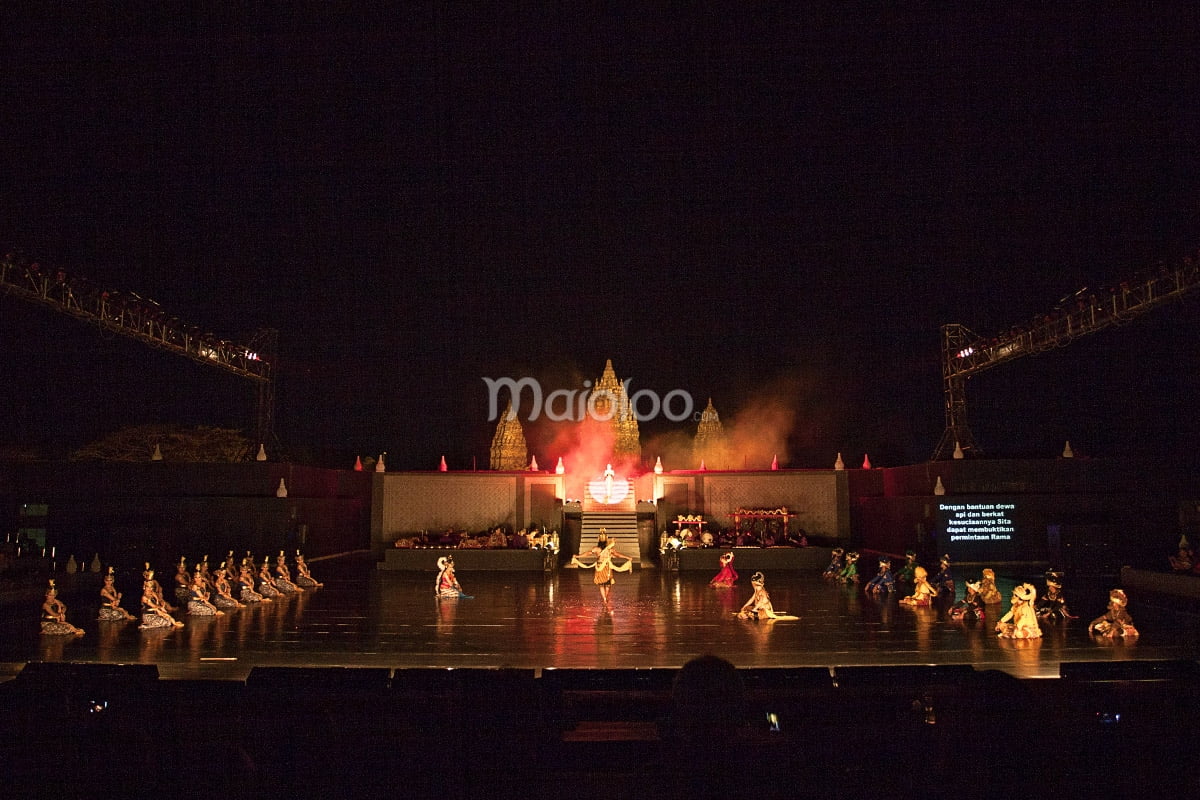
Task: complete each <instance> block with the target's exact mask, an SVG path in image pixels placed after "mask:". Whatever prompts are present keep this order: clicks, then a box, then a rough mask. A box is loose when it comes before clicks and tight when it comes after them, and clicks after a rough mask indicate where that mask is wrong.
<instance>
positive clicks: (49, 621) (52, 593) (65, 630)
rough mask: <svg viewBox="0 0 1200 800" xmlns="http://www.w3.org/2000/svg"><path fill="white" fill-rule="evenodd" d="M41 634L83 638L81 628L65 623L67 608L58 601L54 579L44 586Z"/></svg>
mask: <svg viewBox="0 0 1200 800" xmlns="http://www.w3.org/2000/svg"><path fill="white" fill-rule="evenodd" d="M42 633H44V634H46V635H47V636H83V628H76V627H75V626H74V625H72V624H71V623H69V622H67V607H66V606H65V605H64V604H63V601H61V600H59V599H58V587H57V586H55V585H54V579H53V578H51V579H50V583H49V585H47V586H46V597H45V599H44V600H43V601H42Z"/></svg>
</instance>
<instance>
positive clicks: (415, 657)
mask: <svg viewBox="0 0 1200 800" xmlns="http://www.w3.org/2000/svg"><path fill="white" fill-rule="evenodd" d="M431 560H432V559H431ZM964 569H966V568H964ZM313 570H314V574H315V575H316V576H317V578H318V579H320V580H323V581H324V582H325V586H324V587H323V588H320V589H318V590H316V591H310V592H306V593H304V594H301V595H297V596H293V597H291V598H284V599H282V600H281V601H277V602H275V603H273V604H270V605H263V606H259V607H247V608H244V609H240V610H237V611H232V612H230V613H229V614H228V615H227V616H224V617H219V618H194V617H183V619H184V620H185V621H186V626H185V627H184V628H182V629H179V630H173V631H147V632H143V631H140V630H139V629H138V627H137V623H136V622H125V623H109V622H105V623H100V622H97V621H94V619H93V617H94V614H93V612H92V610H91V609H89V608H87V604H88V601H89V597H88V596H87V595H84V596H78V597H72V598H68V608H69V618H70V619H71V621H72V622H74V623H75V624H78V625H81V626H82V627H84V628H85V630H86V634H85V635H84V636H83V637H80V638H71V637H50V636H41V635H39V634H38V632H37V609H35V608H34V609H29V613H23V612H22V613H14V611H13V609H9V613H8V614H7V615H6V616H5V618H4V619H3V620H0V663H2V664H3V666H4V667H5V668H6V671H7V677H11V675H12V674H15V673H16V672H17V671H19V670H20V669H21V668H22V667H23V666H24V664H26V663H28V662H32V661H46V662H85V663H87V662H91V663H110V664H134V663H140V664H155V665H157V667H158V671H159V675H160V677H161V678H163V679H168V680H169V679H188V680H237V681H241V680H245V679H246V677H247V676H248V674H249V672H250V671H251V670H252V669H253V668H254V667H331V666H341V667H375V668H379V667H383V668H389V669H397V670H398V669H410V668H440V667H457V668H489V667H510V668H520V669H535V670H539V669H546V668H558V669H630V668H678V667H679V666H681V665H682V664H684V663H685V662H687V661H688V660H690V659H691V658H693V657H694V656H697V655H700V654H703V653H713V654H716V655H719V656H721V657H723V658H726V659H728V660H729V661H731V662H732V663H733V664H735V665H736V666H738V667H742V668H770V667H833V668H836V667H838V666H846V667H849V666H896V665H930V664H936V665H964V664H969V665H972V666H974V667H975V668H976V669H979V670H993V669H994V670H1000V671H1002V672H1006V673H1009V674H1011V675H1014V676H1016V677H1019V678H1038V677H1047V678H1049V677H1058V676H1059V667H1060V664H1062V663H1067V662H1099V661H1125V660H1143V661H1161V660H1178V659H1185V660H1195V659H1197V658H1198V657H1200V619H1198V618H1197V617H1196V616H1195V615H1192V614H1189V613H1183V612H1179V611H1174V610H1171V609H1168V608H1165V607H1162V606H1156V605H1152V604H1150V603H1148V602H1142V601H1140V600H1139V598H1138V597H1137V596H1133V597H1131V602H1130V612H1131V614H1132V616H1133V619H1134V622H1135V623H1136V624H1137V627H1138V628H1139V630H1140V631H1141V636H1140V638H1139V639H1138V640H1137V641H1136V642H1135V643H1128V644H1122V643H1118V644H1112V643H1108V642H1104V641H1101V640H1097V639H1093V638H1092V637H1090V636H1089V635H1088V634H1087V631H1086V627H1087V622H1088V621H1089V620H1090V619H1092V618H1094V617H1096V616H1098V615H1100V614H1101V613H1103V611H1104V604H1105V601H1106V596H1107V588H1109V587H1108V586H1107V585H1100V584H1097V585H1095V586H1084V585H1080V584H1073V583H1072V582H1071V580H1070V579H1069V578H1068V580H1067V585H1066V587H1065V590H1066V596H1067V600H1068V603H1069V605H1070V608H1071V609H1072V611H1073V612H1074V613H1076V614H1078V615H1079V619H1076V620H1073V621H1070V622H1068V623H1066V624H1065V625H1063V624H1060V625H1053V624H1048V625H1044V626H1043V630H1044V632H1045V636H1044V637H1043V638H1042V639H1041V640H1031V641H1008V640H1001V639H998V638H997V636H996V635H995V633H994V632H993V630H992V628H993V625H994V623H995V619H994V617H995V616H998V614H993V615H992V616H993V618H992V619H988V620H987V621H984V622H974V623H963V622H959V621H955V620H952V619H950V618H949V617H948V616H947V614H946V613H945V610H944V608H936V607H935V608H927V609H911V608H908V607H905V606H900V605H898V604H897V603H896V600H895V598H892V599H889V600H885V601H878V600H875V599H872V598H868V597H866V596H864V595H863V593H862V591H861V589H858V588H847V587H844V586H840V585H837V584H830V583H827V582H825V581H823V580H822V579H821V577H820V575H819V574H808V573H805V572H782V571H781V572H776V573H774V574H770V573H769V574H768V575H767V589H768V590H769V592H770V594H771V598H772V601H773V603H774V606H775V609H776V610H777V611H778V612H780V613H784V612H786V613H788V614H793V615H796V616H798V617H799V619H798V620H795V621H776V622H749V621H741V620H738V619H736V618H735V617H734V613H735V612H736V611H737V610H738V609H739V608H740V607H741V605H742V604H743V603H744V602H745V601H746V600H747V599H748V598H749V596H750V588H749V580H748V578H749V576H748V575H742V576H741V580H740V581H739V585H738V586H737V587H735V588H733V589H727V590H716V589H712V588H710V587H709V586H708V579H709V578H710V577H711V576H710V575H708V574H702V573H695V572H682V573H678V572H665V571H662V570H658V569H642V570H638V571H635V572H633V573H625V574H619V575H618V576H617V585H616V586H615V587H614V589H613V591H612V609H611V611H607V610H605V609H604V608H603V606H602V604H601V600H600V596H599V591H598V589H597V588H596V587H595V586H594V585H593V584H592V576H593V573H592V572H591V571H588V570H574V569H563V570H560V571H558V572H557V573H549V574H546V575H543V574H540V573H528V572H521V573H513V572H509V573H501V572H467V573H460V574H459V579H460V582H461V583H462V585H463V588H464V590H465V591H466V592H468V593H470V594H471V595H473V597H471V598H462V599H458V600H438V599H436V598H435V597H434V596H433V591H432V585H433V580H434V576H435V572H436V570H435V569H433V568H432V565H431V568H430V570H429V571H428V572H427V573H415V572H386V571H379V570H376V569H375V562H374V560H372V559H370V558H369V557H364V556H361V555H359V556H350V557H342V558H335V559H328V560H322V561H319V562H317V563H314V565H313ZM977 572H978V570H974V571H972V570H969V569H967V571H965V572H964V571H963V569H960V570H959V571H958V573H957V574H956V577H957V578H958V580H959V586H960V589H959V592H960V594H961V592H962V588H961V583H962V579H963V577H966V576H970V577H977V575H976V573H977ZM1014 577H1015V576H1008V577H1007V578H1004V577H1002V578H1001V580H1000V582H999V583H1000V589H1001V591H1002V592H1003V593H1004V596H1005V597H1007V596H1008V595H1009V594H1010V592H1011V588H1012V586H1013V583H1014ZM1029 577H1030V578H1032V577H1033V576H1029ZM1022 579H1024V576H1022ZM1031 582H1033V583H1035V585H1036V586H1037V587H1038V589H1039V591H1041V590H1042V589H1043V588H1044V584H1043V583H1042V582H1041V581H1040V579H1033V580H1031ZM118 588H120V589H123V590H124V591H125V593H126V594H127V595H132V594H133V592H134V587H132V586H119V587H118ZM1005 610H1007V602H1006V603H1005V604H1004V606H1003V607H1002V608H1001V609H1000V612H1001V613H1002V612H1003V611H1005Z"/></svg>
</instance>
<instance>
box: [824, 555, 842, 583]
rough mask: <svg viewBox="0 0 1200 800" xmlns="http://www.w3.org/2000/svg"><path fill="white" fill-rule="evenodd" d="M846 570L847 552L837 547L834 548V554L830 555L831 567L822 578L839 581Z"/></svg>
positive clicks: (827, 568)
mask: <svg viewBox="0 0 1200 800" xmlns="http://www.w3.org/2000/svg"><path fill="white" fill-rule="evenodd" d="M845 568H846V551H845V550H843V549H842V548H840V547H835V548H833V552H832V553H830V554H829V566H828V567H826V568H825V571H824V572H822V573H821V577H822V578H825V579H826V580H837V578H838V576H839V575H841V574H842V570H843V569H845Z"/></svg>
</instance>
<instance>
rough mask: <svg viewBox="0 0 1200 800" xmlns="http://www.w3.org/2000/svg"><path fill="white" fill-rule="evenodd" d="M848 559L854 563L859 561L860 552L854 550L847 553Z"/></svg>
mask: <svg viewBox="0 0 1200 800" xmlns="http://www.w3.org/2000/svg"><path fill="white" fill-rule="evenodd" d="M846 560H847V561H849V562H850V563H851V564H853V563H854V562H855V561H858V553H857V552H855V551H853V550H852V551H850V552H849V553H846Z"/></svg>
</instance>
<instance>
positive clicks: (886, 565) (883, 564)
mask: <svg viewBox="0 0 1200 800" xmlns="http://www.w3.org/2000/svg"><path fill="white" fill-rule="evenodd" d="M879 568H880V569H891V568H892V560H891V559H890V558H881V559H879Z"/></svg>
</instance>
